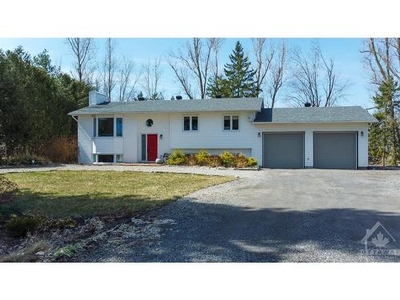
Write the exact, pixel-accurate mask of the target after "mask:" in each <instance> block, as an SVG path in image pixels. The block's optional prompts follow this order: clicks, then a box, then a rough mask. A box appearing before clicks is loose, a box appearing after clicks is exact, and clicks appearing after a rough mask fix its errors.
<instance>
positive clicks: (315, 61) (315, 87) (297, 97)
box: [289, 44, 348, 106]
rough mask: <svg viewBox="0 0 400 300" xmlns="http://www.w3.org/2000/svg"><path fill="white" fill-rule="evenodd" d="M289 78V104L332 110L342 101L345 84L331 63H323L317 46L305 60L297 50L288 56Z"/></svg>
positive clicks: (329, 61) (315, 45) (324, 61)
mask: <svg viewBox="0 0 400 300" xmlns="http://www.w3.org/2000/svg"><path fill="white" fill-rule="evenodd" d="M291 63H292V64H293V75H292V76H293V77H292V79H291V84H290V89H291V93H290V94H289V96H290V99H289V101H290V102H292V103H294V104H295V105H297V106H304V104H305V103H307V102H308V103H310V104H311V106H334V105H335V104H336V103H337V102H338V100H339V99H340V98H344V97H345V91H346V89H347V87H348V82H347V81H343V80H342V79H341V78H340V76H339V75H338V74H337V73H336V71H335V68H334V61H333V60H332V59H329V60H326V59H325V57H324V56H323V54H322V51H321V48H320V47H319V45H317V44H314V45H313V47H312V50H311V55H310V56H309V57H306V56H305V55H304V54H303V52H302V51H301V50H300V49H295V50H294V51H293V52H292V58H291Z"/></svg>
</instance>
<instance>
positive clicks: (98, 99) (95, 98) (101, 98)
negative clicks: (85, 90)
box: [89, 91, 110, 105]
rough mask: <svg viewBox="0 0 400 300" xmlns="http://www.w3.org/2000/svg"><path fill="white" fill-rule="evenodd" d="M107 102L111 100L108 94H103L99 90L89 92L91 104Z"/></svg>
mask: <svg viewBox="0 0 400 300" xmlns="http://www.w3.org/2000/svg"><path fill="white" fill-rule="evenodd" d="M106 102H110V100H108V99H107V96H106V95H104V94H101V93H99V92H97V91H90V92H89V105H99V104H103V103H106Z"/></svg>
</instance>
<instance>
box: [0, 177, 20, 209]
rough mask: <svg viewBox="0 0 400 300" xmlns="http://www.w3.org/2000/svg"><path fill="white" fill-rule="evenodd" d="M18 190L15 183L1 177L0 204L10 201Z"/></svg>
mask: <svg viewBox="0 0 400 300" xmlns="http://www.w3.org/2000/svg"><path fill="white" fill-rule="evenodd" d="M17 190H18V186H17V184H16V183H15V182H14V181H11V180H10V179H8V178H6V177H4V176H2V175H0V203H1V202H6V201H8V200H10V199H11V197H12V195H13V194H14V193H15V192H16V191H17Z"/></svg>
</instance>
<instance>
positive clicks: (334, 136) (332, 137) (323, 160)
mask: <svg viewBox="0 0 400 300" xmlns="http://www.w3.org/2000/svg"><path fill="white" fill-rule="evenodd" d="M314 167H315V168H321V169H356V168H357V135H356V133H355V132H314Z"/></svg>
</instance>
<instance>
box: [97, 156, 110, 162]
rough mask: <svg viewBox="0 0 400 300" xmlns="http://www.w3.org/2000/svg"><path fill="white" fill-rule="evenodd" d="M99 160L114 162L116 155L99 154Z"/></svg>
mask: <svg viewBox="0 0 400 300" xmlns="http://www.w3.org/2000/svg"><path fill="white" fill-rule="evenodd" d="M97 162H99V163H113V162H114V155H112V154H99V155H97Z"/></svg>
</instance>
